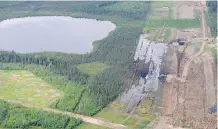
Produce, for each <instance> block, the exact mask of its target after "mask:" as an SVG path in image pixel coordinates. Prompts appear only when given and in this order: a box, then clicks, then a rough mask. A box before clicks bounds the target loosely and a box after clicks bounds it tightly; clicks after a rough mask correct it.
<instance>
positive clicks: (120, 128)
mask: <svg viewBox="0 0 218 129" xmlns="http://www.w3.org/2000/svg"><path fill="white" fill-rule="evenodd" d="M7 102H9V103H14V104H19V105H22V106H24V107H28V108H36V109H40V110H43V111H47V112H53V113H57V114H62V115H67V116H69V117H71V118H77V119H81V120H82V121H84V122H87V123H91V124H95V125H100V126H104V127H108V128H111V129H125V128H126V126H124V125H122V124H116V123H111V122H106V121H103V120H99V119H96V118H93V117H90V116H85V115H80V114H75V113H72V112H67V111H62V110H57V109H52V108H45V107H36V106H32V105H26V104H23V103H22V102H20V101H9V100H8V101H7Z"/></svg>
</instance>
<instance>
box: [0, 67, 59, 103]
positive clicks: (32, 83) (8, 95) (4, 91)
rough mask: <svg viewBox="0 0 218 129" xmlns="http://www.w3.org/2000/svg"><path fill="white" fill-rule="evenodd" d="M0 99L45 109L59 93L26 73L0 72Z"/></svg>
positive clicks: (16, 71) (15, 71)
mask: <svg viewBox="0 0 218 129" xmlns="http://www.w3.org/2000/svg"><path fill="white" fill-rule="evenodd" d="M0 76H1V78H0V82H1V86H0V89H1V90H0V99H4V100H10V101H18V102H22V103H23V104H30V105H34V106H40V107H46V106H48V105H49V104H51V103H52V102H54V101H55V100H56V99H57V98H58V97H60V96H61V93H60V92H59V91H58V90H56V89H55V88H54V87H53V86H51V85H49V84H48V83H45V82H44V81H42V80H41V79H40V78H37V77H35V76H34V75H33V74H32V73H30V72H27V71H18V70H14V71H8V70H4V71H3V70H0Z"/></svg>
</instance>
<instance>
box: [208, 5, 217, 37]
mask: <svg viewBox="0 0 218 129" xmlns="http://www.w3.org/2000/svg"><path fill="white" fill-rule="evenodd" d="M207 6H208V12H207V13H206V18H207V24H208V25H209V27H210V30H211V35H212V36H213V37H217V1H207Z"/></svg>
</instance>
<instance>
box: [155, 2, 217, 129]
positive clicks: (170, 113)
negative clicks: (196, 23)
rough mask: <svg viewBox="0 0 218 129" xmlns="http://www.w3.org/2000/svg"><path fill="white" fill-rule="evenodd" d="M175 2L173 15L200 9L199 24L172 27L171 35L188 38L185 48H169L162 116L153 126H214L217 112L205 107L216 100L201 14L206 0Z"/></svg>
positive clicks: (207, 128) (168, 128) (164, 128)
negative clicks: (212, 112) (167, 73)
mask: <svg viewBox="0 0 218 129" xmlns="http://www.w3.org/2000/svg"><path fill="white" fill-rule="evenodd" d="M192 2H193V1H192ZM175 3H176V4H175V6H174V12H173V15H174V18H175V19H179V18H184V17H186V18H192V16H191V15H193V11H194V9H196V10H198V11H199V12H200V16H201V28H196V29H193V28H188V29H176V28H173V29H172V32H174V33H173V34H172V35H171V36H172V38H184V39H185V40H186V41H190V42H188V43H187V49H184V48H182V47H179V48H176V47H170V48H169V49H168V50H171V53H173V54H171V55H169V57H168V59H169V62H168V64H167V67H168V69H169V70H170V71H169V72H170V74H169V75H168V77H167V78H166V82H165V84H164V97H163V105H162V106H163V109H162V117H161V118H160V119H159V122H158V124H157V125H156V126H155V129H176V128H177V127H186V128H191V129H192V128H199V129H215V128H216V122H217V119H216V117H217V116H216V114H215V113H214V114H210V113H208V108H210V107H211V106H213V105H214V104H216V93H215V91H216V86H215V84H214V79H215V78H214V64H213V62H212V59H211V56H210V54H209V53H207V52H208V51H207V50H208V48H207V46H208V45H207V44H208V43H209V42H210V41H209V40H208V37H207V35H208V34H207V32H208V31H207V28H208V27H207V25H206V21H205V16H204V11H205V8H206V4H205V2H202V1H201V2H200V1H195V2H193V3H190V2H181V1H180V2H175ZM182 8H187V10H186V9H182ZM188 8H189V9H188ZM188 10H189V11H188ZM175 11H176V12H175ZM190 11H191V12H190ZM188 13H190V14H188ZM196 45H197V46H199V50H196V49H195V48H194V46H196ZM178 51H180V52H182V54H183V57H182V60H181V62H180V66H179V65H176V64H178V63H176V64H175V62H178V57H176V54H175V53H177V52H178ZM175 57H176V58H175ZM178 67H180V68H179V70H177V69H178ZM176 75H177V76H178V77H177V76H176Z"/></svg>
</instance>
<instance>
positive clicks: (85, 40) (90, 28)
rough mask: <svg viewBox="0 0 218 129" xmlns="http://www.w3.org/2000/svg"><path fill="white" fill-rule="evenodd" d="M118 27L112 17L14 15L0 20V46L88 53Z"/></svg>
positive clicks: (21, 51) (23, 49)
mask: <svg viewBox="0 0 218 129" xmlns="http://www.w3.org/2000/svg"><path fill="white" fill-rule="evenodd" d="M115 28H116V26H115V25H114V24H113V23H112V22H110V21H98V20H95V19H85V18H72V17H65V16H39V17H24V18H14V19H9V20H4V21H2V22H0V37H1V38H0V50H6V51H12V50H14V51H15V52H19V53H33V52H43V51H55V52H64V53H78V54H83V53H89V52H91V51H92V49H93V44H92V43H93V42H94V41H96V40H100V39H103V38H105V37H107V36H108V34H109V32H111V31H113V30H114V29H115Z"/></svg>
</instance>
